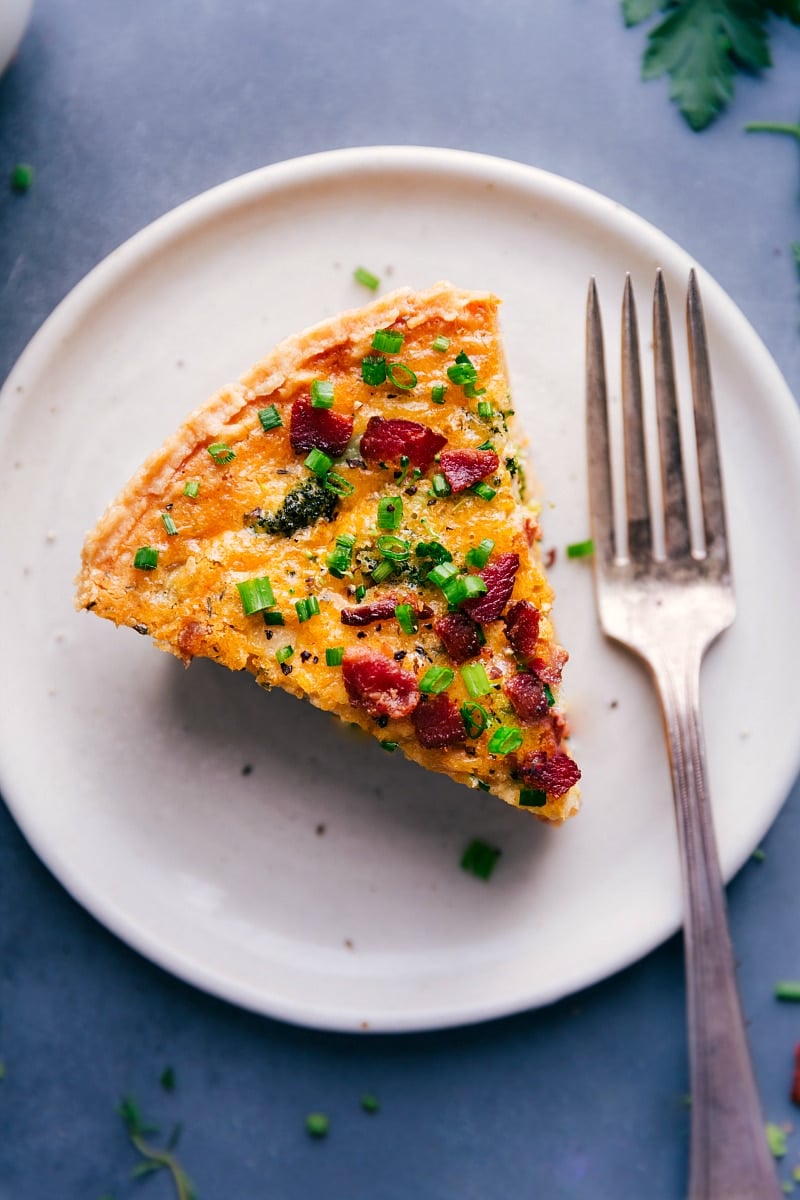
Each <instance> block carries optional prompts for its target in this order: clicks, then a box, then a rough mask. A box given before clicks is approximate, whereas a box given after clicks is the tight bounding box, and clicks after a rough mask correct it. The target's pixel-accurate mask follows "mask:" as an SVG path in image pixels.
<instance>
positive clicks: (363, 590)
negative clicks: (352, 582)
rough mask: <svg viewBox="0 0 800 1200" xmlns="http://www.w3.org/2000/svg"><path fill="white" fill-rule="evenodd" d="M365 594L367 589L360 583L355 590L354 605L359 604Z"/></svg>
mask: <svg viewBox="0 0 800 1200" xmlns="http://www.w3.org/2000/svg"><path fill="white" fill-rule="evenodd" d="M366 594H367V589H366V587H365V585H364V584H363V583H360V584H359V585H358V587H357V588H356V604H360V603H361V601H362V600H363V599H364V597H365V596H366Z"/></svg>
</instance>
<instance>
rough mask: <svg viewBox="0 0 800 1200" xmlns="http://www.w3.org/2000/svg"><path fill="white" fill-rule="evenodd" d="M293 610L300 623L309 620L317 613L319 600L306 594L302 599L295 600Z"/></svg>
mask: <svg viewBox="0 0 800 1200" xmlns="http://www.w3.org/2000/svg"><path fill="white" fill-rule="evenodd" d="M294 607H295V612H296V613H297V619H298V621H299V622H300V624H301V625H302V624H303V622H304V621H310V620H311V618H312V617H316V616H317V614H318V613H319V600H318V599H317V597H316V596H306V597H305V599H303V600H295V602H294Z"/></svg>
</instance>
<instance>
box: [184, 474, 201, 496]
mask: <svg viewBox="0 0 800 1200" xmlns="http://www.w3.org/2000/svg"><path fill="white" fill-rule="evenodd" d="M199 492H200V480H199V479H187V481H186V486H185V487H184V489H183V494H184V496H189V497H190V498H191V499H192V500H195V499H196V498H197V496H198V494H199Z"/></svg>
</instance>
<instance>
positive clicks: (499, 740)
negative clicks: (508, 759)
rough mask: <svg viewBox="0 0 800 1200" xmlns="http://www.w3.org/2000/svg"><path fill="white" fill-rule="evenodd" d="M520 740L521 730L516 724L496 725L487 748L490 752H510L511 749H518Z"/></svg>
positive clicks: (521, 738) (521, 739) (520, 743)
mask: <svg viewBox="0 0 800 1200" xmlns="http://www.w3.org/2000/svg"><path fill="white" fill-rule="evenodd" d="M522 742H523V737H522V730H521V729H518V728H517V726H516V725H498V726H497V729H495V731H494V733H493V734H492V736H491V737H490V738H489V745H488V750H489V753H490V754H511V752H512V750H519V748H520V746H521V745H522Z"/></svg>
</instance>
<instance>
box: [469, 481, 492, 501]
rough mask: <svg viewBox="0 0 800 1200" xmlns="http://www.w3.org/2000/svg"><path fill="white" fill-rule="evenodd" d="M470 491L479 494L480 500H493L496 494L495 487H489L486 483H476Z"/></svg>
mask: <svg viewBox="0 0 800 1200" xmlns="http://www.w3.org/2000/svg"><path fill="white" fill-rule="evenodd" d="M472 491H473V492H474V493H475V495H476V496H480V498H481V500H487V501H488V500H494V498H495V496H496V495H497V489H496V488H493V487H489V484H488V483H476V484H475V485H474V486H473V488H472Z"/></svg>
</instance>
